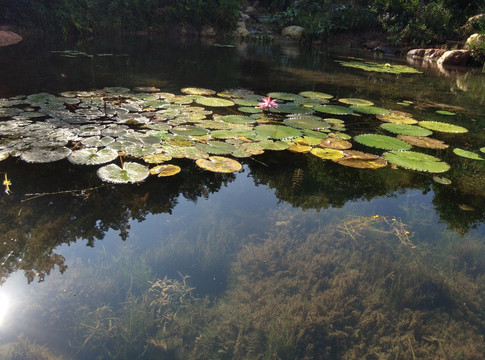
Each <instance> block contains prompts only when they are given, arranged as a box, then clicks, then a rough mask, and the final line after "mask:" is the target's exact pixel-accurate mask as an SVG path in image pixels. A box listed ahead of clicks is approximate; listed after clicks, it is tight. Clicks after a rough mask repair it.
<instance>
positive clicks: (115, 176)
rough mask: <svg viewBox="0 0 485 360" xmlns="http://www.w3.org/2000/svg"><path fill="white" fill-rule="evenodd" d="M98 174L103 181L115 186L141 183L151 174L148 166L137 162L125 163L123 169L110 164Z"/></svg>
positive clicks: (99, 170)
mask: <svg viewBox="0 0 485 360" xmlns="http://www.w3.org/2000/svg"><path fill="white" fill-rule="evenodd" d="M96 173H97V174H98V176H99V178H100V179H101V180H103V181H107V182H111V183H115V184H125V183H136V182H140V181H143V180H145V179H146V178H147V177H148V175H149V174H150V172H149V170H148V168H147V167H146V166H144V165H141V164H138V163H135V162H125V163H124V164H123V168H120V167H119V166H118V165H116V164H108V165H105V166H103V167H100V168H99V169H98V171H97V172H96Z"/></svg>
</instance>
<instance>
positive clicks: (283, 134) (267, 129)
mask: <svg viewBox="0 0 485 360" xmlns="http://www.w3.org/2000/svg"><path fill="white" fill-rule="evenodd" d="M255 131H256V134H258V135H264V136H266V137H268V138H271V139H277V140H281V139H287V138H294V137H299V136H300V135H301V133H300V131H299V130H297V129H294V128H291V127H288V126H282V125H260V126H257V127H256V128H255Z"/></svg>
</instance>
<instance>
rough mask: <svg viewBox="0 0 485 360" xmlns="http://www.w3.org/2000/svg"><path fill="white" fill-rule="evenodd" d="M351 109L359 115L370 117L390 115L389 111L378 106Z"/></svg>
mask: <svg viewBox="0 0 485 360" xmlns="http://www.w3.org/2000/svg"><path fill="white" fill-rule="evenodd" d="M350 109H351V110H353V111H355V112H358V113H362V114H369V115H382V114H389V110H387V109H384V108H380V107H377V106H351V107H350Z"/></svg>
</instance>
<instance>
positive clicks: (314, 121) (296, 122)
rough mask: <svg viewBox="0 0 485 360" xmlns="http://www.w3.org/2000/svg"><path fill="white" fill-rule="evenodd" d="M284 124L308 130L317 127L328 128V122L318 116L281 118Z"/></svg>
mask: <svg viewBox="0 0 485 360" xmlns="http://www.w3.org/2000/svg"><path fill="white" fill-rule="evenodd" d="M283 123H284V124H285V125H288V126H291V127H294V128H296V129H309V130H317V129H328V128H330V124H329V123H327V122H325V121H323V120H322V119H320V118H318V117H295V118H287V119H285V120H283Z"/></svg>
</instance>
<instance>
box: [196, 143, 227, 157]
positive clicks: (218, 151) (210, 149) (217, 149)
mask: <svg viewBox="0 0 485 360" xmlns="http://www.w3.org/2000/svg"><path fill="white" fill-rule="evenodd" d="M195 147H196V148H197V149H199V150H202V151H205V152H206V153H208V154H215V155H227V154H230V153H232V152H233V151H235V150H236V147H235V146H234V145H232V144H228V143H226V142H222V141H208V142H207V143H206V144H202V143H198V144H195Z"/></svg>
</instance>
